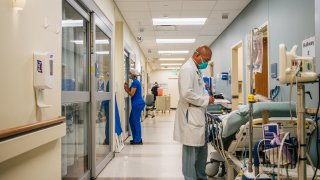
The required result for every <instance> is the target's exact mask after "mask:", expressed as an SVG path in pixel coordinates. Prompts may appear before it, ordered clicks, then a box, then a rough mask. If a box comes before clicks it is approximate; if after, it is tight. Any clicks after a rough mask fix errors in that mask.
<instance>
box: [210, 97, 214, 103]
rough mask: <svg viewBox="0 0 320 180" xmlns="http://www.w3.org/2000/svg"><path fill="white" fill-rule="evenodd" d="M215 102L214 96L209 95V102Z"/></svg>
mask: <svg viewBox="0 0 320 180" xmlns="http://www.w3.org/2000/svg"><path fill="white" fill-rule="evenodd" d="M213 103H214V97H213V96H209V104H213Z"/></svg>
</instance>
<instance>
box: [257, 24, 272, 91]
mask: <svg viewBox="0 0 320 180" xmlns="http://www.w3.org/2000/svg"><path fill="white" fill-rule="evenodd" d="M260 31H261V32H262V33H263V62H262V73H256V74H255V76H254V82H255V83H254V89H255V94H260V95H262V96H265V97H269V49H268V48H269V46H268V42H269V37H268V36H269V33H268V24H267V23H265V24H264V25H262V26H261V27H260ZM258 82H259V83H258Z"/></svg>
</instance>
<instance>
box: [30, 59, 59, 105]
mask: <svg viewBox="0 0 320 180" xmlns="http://www.w3.org/2000/svg"><path fill="white" fill-rule="evenodd" d="M53 60H54V55H53V54H52V53H34V56H33V72H34V74H33V86H34V88H35V90H36V98H37V106H38V107H40V108H44V107H50V106H51V105H46V104H44V103H43V90H44V89H52V88H53V85H54V78H53V62H54V61H53Z"/></svg>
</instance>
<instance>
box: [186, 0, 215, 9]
mask: <svg viewBox="0 0 320 180" xmlns="http://www.w3.org/2000/svg"><path fill="white" fill-rule="evenodd" d="M215 4H216V1H212V0H211V1H183V3H182V9H183V10H192V11H198V10H211V9H213V7H214V5H215Z"/></svg>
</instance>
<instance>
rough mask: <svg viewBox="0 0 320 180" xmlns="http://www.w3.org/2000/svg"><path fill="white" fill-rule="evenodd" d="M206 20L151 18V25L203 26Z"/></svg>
mask: <svg viewBox="0 0 320 180" xmlns="http://www.w3.org/2000/svg"><path fill="white" fill-rule="evenodd" d="M206 20H207V18H153V19H152V22H153V25H203V24H204V23H205V22H206Z"/></svg>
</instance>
